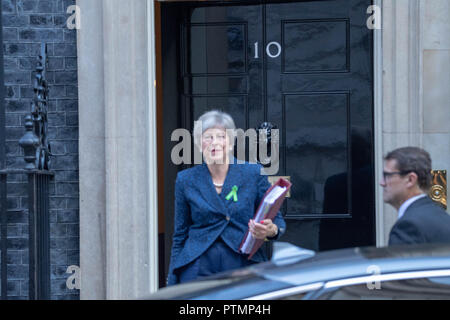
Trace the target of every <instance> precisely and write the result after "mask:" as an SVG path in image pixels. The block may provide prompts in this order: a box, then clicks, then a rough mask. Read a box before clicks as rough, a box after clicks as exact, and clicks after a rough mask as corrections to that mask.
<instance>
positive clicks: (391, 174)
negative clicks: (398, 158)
mask: <svg viewBox="0 0 450 320" xmlns="http://www.w3.org/2000/svg"><path fill="white" fill-rule="evenodd" d="M410 172H412V171H411V170H408V171H394V172H386V171H383V179H384V180H386V178H387V177H390V176H393V175H396V174H399V175H401V176H404V175H406V174H408V173H410Z"/></svg>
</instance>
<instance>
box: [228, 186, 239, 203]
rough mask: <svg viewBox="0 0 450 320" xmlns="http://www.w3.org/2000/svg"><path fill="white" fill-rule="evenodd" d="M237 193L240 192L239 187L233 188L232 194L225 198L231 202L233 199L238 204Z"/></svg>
mask: <svg viewBox="0 0 450 320" xmlns="http://www.w3.org/2000/svg"><path fill="white" fill-rule="evenodd" d="M237 191H238V187H237V186H233V188H232V189H231V191H230V193H229V194H228V195H227V196H226V197H225V199H227V200H230V199H231V197H233V201H234V202H237V201H238V198H237Z"/></svg>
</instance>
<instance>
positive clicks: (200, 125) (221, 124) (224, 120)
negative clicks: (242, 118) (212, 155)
mask: <svg viewBox="0 0 450 320" xmlns="http://www.w3.org/2000/svg"><path fill="white" fill-rule="evenodd" d="M211 128H223V129H225V130H226V132H227V134H228V135H229V136H228V137H229V138H230V143H231V145H234V137H235V135H234V130H235V129H236V126H235V125H234V121H233V118H232V117H231V116H230V115H229V114H228V113H225V112H222V111H218V110H212V111H208V112H206V113H204V114H202V115H201V116H200V118H198V120H197V121H196V122H195V123H194V131H193V134H194V143H195V145H196V146H197V147H198V148H200V149H201V146H202V134H203V132H205V131H206V130H208V129H211Z"/></svg>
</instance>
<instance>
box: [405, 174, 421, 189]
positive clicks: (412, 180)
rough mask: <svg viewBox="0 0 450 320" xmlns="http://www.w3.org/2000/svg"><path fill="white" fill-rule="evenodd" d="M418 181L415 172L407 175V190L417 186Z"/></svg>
mask: <svg viewBox="0 0 450 320" xmlns="http://www.w3.org/2000/svg"><path fill="white" fill-rule="evenodd" d="M418 179H419V177H418V176H417V173H415V172H410V173H408V188H412V187H415V186H416V185H418Z"/></svg>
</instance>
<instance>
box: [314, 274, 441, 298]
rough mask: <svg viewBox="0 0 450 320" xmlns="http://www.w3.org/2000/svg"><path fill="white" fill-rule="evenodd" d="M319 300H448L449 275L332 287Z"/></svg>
mask: <svg viewBox="0 0 450 320" xmlns="http://www.w3.org/2000/svg"><path fill="white" fill-rule="evenodd" d="M318 299H319V300H378V299H383V300H414V299H420V300H449V299H450V282H449V277H433V278H416V279H405V280H393V281H382V282H380V283H379V284H378V285H375V284H373V283H371V284H367V283H364V284H358V285H350V286H342V287H338V288H333V289H332V290H331V291H327V292H325V293H323V294H322V295H320V296H319V297H318Z"/></svg>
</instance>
